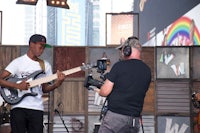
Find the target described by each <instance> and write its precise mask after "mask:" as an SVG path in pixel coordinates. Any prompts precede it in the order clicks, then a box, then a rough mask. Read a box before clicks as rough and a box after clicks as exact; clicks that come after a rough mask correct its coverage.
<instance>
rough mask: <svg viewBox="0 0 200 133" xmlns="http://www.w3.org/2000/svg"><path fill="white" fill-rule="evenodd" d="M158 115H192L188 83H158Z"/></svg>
mask: <svg viewBox="0 0 200 133" xmlns="http://www.w3.org/2000/svg"><path fill="white" fill-rule="evenodd" d="M156 103H157V107H156V111H157V114H185V115H189V114H190V87H189V82H188V81H157V83H156Z"/></svg>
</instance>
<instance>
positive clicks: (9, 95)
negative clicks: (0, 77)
mask: <svg viewBox="0 0 200 133" xmlns="http://www.w3.org/2000/svg"><path fill="white" fill-rule="evenodd" d="M83 68H84V69H87V68H91V65H85V64H83V66H82V67H81V66H80V67H75V68H72V69H69V70H65V71H62V73H64V74H65V76H66V75H70V74H73V73H75V72H79V71H81V70H82V69H83ZM42 73H44V72H43V71H42V70H39V71H35V72H34V73H32V74H31V75H29V76H28V77H26V78H15V77H12V78H8V79H6V80H7V81H10V82H15V83H20V82H21V81H23V80H25V81H27V82H28V83H29V84H30V88H29V89H28V90H19V89H16V88H14V89H13V88H6V87H0V93H1V96H2V97H3V99H4V100H5V101H6V102H7V103H9V104H11V105H14V104H17V103H19V102H20V101H21V100H22V99H23V98H24V97H26V96H37V93H35V92H33V91H32V88H33V87H35V86H37V85H41V84H43V83H48V82H50V81H53V80H55V79H57V74H56V73H55V74H53V75H50V76H47V77H41V78H37V77H38V75H40V74H42ZM36 78H37V79H36Z"/></svg>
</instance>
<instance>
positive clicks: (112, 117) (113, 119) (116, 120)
mask: <svg viewBox="0 0 200 133" xmlns="http://www.w3.org/2000/svg"><path fill="white" fill-rule="evenodd" d="M139 120H140V117H131V116H127V115H121V114H117V113H114V112H111V111H110V110H108V112H107V114H106V116H105V117H104V118H103V119H102V123H101V126H100V128H99V132H98V133H138V132H139V129H140V123H139Z"/></svg>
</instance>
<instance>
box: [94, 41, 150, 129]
mask: <svg viewBox="0 0 200 133" xmlns="http://www.w3.org/2000/svg"><path fill="white" fill-rule="evenodd" d="M117 49H119V50H121V53H122V55H123V57H124V58H123V60H122V61H119V62H117V63H115V64H114V65H113V67H112V69H111V71H110V72H109V73H108V75H107V77H106V78H107V79H106V80H105V82H104V84H103V85H102V86H101V88H100V89H95V91H96V92H98V93H99V95H100V96H104V97H107V98H108V111H107V113H106V115H105V117H104V118H103V120H102V124H101V126H100V128H99V133H138V132H139V129H140V123H139V120H140V115H141V112H142V108H143V103H144V97H145V95H146V92H147V90H148V88H149V85H150V82H151V70H150V68H149V67H148V66H147V65H146V64H145V63H144V62H143V61H142V60H141V57H140V54H141V50H142V47H141V45H140V43H139V40H138V38H137V37H129V38H128V39H127V40H126V41H125V42H124V43H123V44H122V45H120V46H119V47H118V48H117Z"/></svg>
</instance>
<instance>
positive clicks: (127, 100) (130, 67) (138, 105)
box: [107, 59, 151, 117]
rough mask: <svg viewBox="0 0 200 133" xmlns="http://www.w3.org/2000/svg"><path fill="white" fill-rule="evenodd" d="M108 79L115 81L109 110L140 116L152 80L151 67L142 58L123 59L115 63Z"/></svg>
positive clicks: (109, 99) (110, 96) (109, 100)
mask: <svg viewBox="0 0 200 133" xmlns="http://www.w3.org/2000/svg"><path fill="white" fill-rule="evenodd" d="M107 79H108V80H110V81H111V82H113V83H114V87H113V90H112V92H111V94H110V95H109V96H108V108H109V110H111V111H112V112H115V113H119V114H123V115H128V116H136V117H138V116H140V113H141V111H142V108H143V104H144V97H145V95H146V92H147V90H148V88H149V85H150V82H151V70H150V68H149V67H148V66H147V65H146V64H145V63H144V62H142V61H141V60H137V59H130V60H123V61H120V62H117V63H115V64H114V65H113V67H112V69H111V71H110V72H109V74H108V75H107Z"/></svg>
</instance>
